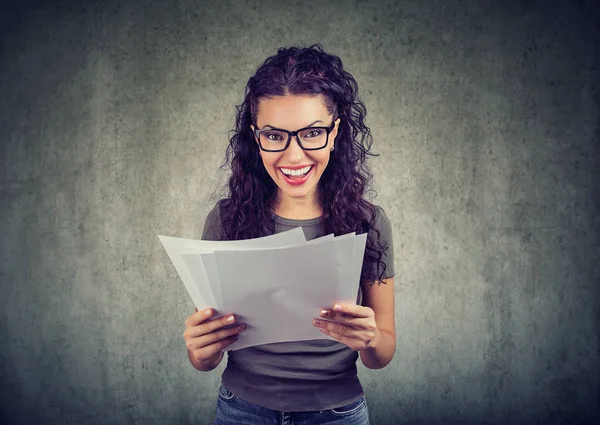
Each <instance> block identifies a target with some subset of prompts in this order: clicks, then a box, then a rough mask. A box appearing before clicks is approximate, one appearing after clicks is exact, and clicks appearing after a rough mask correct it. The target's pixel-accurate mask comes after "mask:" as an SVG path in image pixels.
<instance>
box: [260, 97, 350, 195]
mask: <svg viewBox="0 0 600 425" xmlns="http://www.w3.org/2000/svg"><path fill="white" fill-rule="evenodd" d="M332 119H333V116H332V115H330V114H329V112H328V111H327V108H326V106H325V103H324V98H323V96H322V95H318V96H308V95H286V96H277V97H274V98H271V99H262V100H261V101H260V102H259V105H258V117H257V120H256V125H257V126H258V129H260V130H262V129H265V128H268V127H275V128H280V129H285V130H288V131H295V130H299V129H301V128H304V127H309V126H318V127H327V126H329V125H330V124H331V121H332ZM339 123H340V118H338V119H336V121H335V127H334V128H333V130H332V131H331V132H330V133H329V138H328V140H327V146H325V147H324V148H323V149H319V150H312V151H311V150H307V151H305V150H303V149H302V148H301V147H300V146H299V145H298V141H297V139H296V138H295V137H292V140H291V141H290V145H289V146H288V148H287V149H286V150H285V151H283V152H265V151H263V150H261V149H260V147H258V139H257V138H256V136H255V137H254V140H255V142H256V143H257V148H258V149H259V152H260V155H261V158H262V161H263V164H264V166H265V169H266V170H267V172H268V173H269V175H270V176H271V178H272V179H273V181H274V182H275V184H277V187H278V200H279V201H280V202H281V201H284V202H286V203H287V204H293V203H294V202H297V201H309V202H310V203H312V202H314V201H315V200H316V195H317V184H318V183H319V180H320V178H321V175H322V174H323V171H325V168H326V167H327V164H328V163H329V156H330V154H331V149H332V148H333V146H334V141H335V137H336V136H337V133H338V126H339ZM250 127H251V128H252V130H253V131H254V129H255V127H254V126H253V125H251V126H250ZM308 166H310V167H311V169H310V171H309V172H308V174H307V176H306V177H305V178H303V179H300V180H290V179H289V178H288V177H287V176H286V175H284V172H283V171H282V168H283V169H284V170H289V168H293V169H297V168H300V167H308Z"/></svg>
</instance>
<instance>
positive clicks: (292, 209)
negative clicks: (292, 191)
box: [274, 198, 323, 220]
mask: <svg viewBox="0 0 600 425" xmlns="http://www.w3.org/2000/svg"><path fill="white" fill-rule="evenodd" d="M274 212H275V214H277V215H278V216H279V217H283V218H289V219H293V220H308V219H311V218H318V217H321V216H322V215H323V208H322V207H321V205H319V203H318V202H316V199H286V198H280V199H279V200H278V201H277V202H276V203H275V205H274Z"/></svg>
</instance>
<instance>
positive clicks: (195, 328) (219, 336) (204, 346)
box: [183, 308, 246, 367]
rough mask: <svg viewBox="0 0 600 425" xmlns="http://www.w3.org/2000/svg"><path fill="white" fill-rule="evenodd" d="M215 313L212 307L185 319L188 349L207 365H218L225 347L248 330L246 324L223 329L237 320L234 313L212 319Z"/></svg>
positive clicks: (195, 357) (184, 333)
mask: <svg viewBox="0 0 600 425" xmlns="http://www.w3.org/2000/svg"><path fill="white" fill-rule="evenodd" d="M213 315H214V310H213V309H212V308H206V309H204V310H201V311H198V309H197V308H196V312H195V313H193V314H192V315H191V316H189V317H188V318H187V320H186V321H185V331H184V332H183V338H184V339H185V345H186V346H187V348H188V351H189V352H190V353H191V355H192V356H193V357H194V359H196V360H197V361H198V362H199V363H201V364H203V365H206V366H213V367H216V365H217V364H218V363H219V362H220V361H221V356H222V355H223V349H225V348H226V347H228V346H229V345H231V344H233V343H234V342H235V341H236V340H237V339H238V338H239V334H240V333H242V332H244V331H245V330H246V325H245V324H243V323H242V324H239V325H237V326H233V327H231V328H227V329H223V328H224V327H225V326H229V325H231V324H233V323H235V321H236V317H235V316H234V315H233V314H228V315H226V316H223V317H219V318H218V319H213V320H210V318H211V317H212V316H213Z"/></svg>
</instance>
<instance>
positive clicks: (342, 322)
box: [313, 303, 379, 351]
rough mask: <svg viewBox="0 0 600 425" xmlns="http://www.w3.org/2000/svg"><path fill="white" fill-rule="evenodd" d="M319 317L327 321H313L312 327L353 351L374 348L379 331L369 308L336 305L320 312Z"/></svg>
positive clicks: (373, 314) (373, 313)
mask: <svg viewBox="0 0 600 425" xmlns="http://www.w3.org/2000/svg"><path fill="white" fill-rule="evenodd" d="M338 307H339V308H338ZM321 317H323V318H325V319H327V320H319V319H315V320H313V325H314V326H316V327H317V328H318V329H319V330H320V331H321V332H323V333H324V334H326V335H329V336H331V337H333V338H334V339H336V340H338V341H339V342H341V343H343V344H346V345H347V346H348V347H350V348H352V349H353V350H354V351H359V350H363V349H365V348H370V347H372V346H374V341H375V340H376V338H377V335H378V333H379V331H378V329H377V323H376V322H375V312H374V311H373V310H372V309H371V308H369V307H363V306H360V305H356V304H344V303H337V304H336V305H335V306H334V308H333V310H331V309H323V310H321Z"/></svg>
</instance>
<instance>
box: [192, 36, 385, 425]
mask: <svg viewBox="0 0 600 425" xmlns="http://www.w3.org/2000/svg"><path fill="white" fill-rule="evenodd" d="M237 109H238V113H237V119H236V131H235V134H234V135H233V137H232V138H231V140H230V144H229V146H228V149H227V154H226V163H227V164H228V165H229V166H230V167H231V171H232V175H231V177H230V179H229V197H228V198H227V199H223V200H220V201H219V202H218V203H217V205H216V206H215V207H214V208H213V209H212V211H211V212H210V213H209V214H208V217H207V219H206V223H205V226H204V231H203V234H202V239H203V240H239V239H249V238H255V237H261V236H266V235H271V234H274V233H279V232H282V231H285V230H289V229H291V228H294V227H299V226H301V227H302V228H303V230H304V233H305V236H306V239H307V240H311V239H314V238H316V237H319V236H323V235H326V234H330V233H334V234H335V235H336V236H337V235H342V234H346V233H350V232H356V233H357V234H360V233H366V232H368V236H367V246H366V249H365V257H364V261H363V267H362V272H361V284H360V289H359V291H358V297H357V303H356V304H342V305H336V306H331V308H328V309H323V310H321V311H320V312H319V311H316V312H315V320H314V321H313V325H314V326H315V327H317V328H318V329H319V330H320V331H321V332H323V333H324V334H326V335H329V336H330V337H331V339H319V340H310V341H297V342H285V343H274V344H264V345H259V346H255V347H249V348H245V349H241V350H235V351H230V352H229V354H228V362H227V367H226V369H225V371H224V372H223V376H222V385H221V388H220V391H219V398H218V402H217V415H216V422H215V423H216V424H245V423H248V424H255V423H260V424H267V423H273V424H275V423H303V424H338V423H339V424H346V425H348V424H350V425H351V424H368V423H369V420H368V410H367V405H366V401H365V398H364V393H363V389H362V387H361V385H360V382H359V380H358V377H357V369H356V360H357V359H358V357H359V356H360V359H361V361H362V362H363V364H364V365H365V366H366V367H368V368H371V369H379V368H382V367H385V366H386V365H387V364H388V363H389V362H390V360H391V359H392V357H393V355H394V352H395V347H396V333H395V325H394V289H393V281H394V278H393V276H394V264H393V244H392V232H391V226H390V222H389V220H388V218H387V216H386V214H385V213H384V211H383V210H382V209H381V208H379V207H377V206H375V205H373V204H371V203H370V202H368V201H366V200H365V199H364V197H363V196H364V193H365V190H366V188H367V186H368V185H369V183H370V180H371V178H372V175H371V174H370V172H369V170H368V167H367V166H366V163H365V159H366V155H367V154H369V155H373V154H370V153H369V148H370V146H371V143H372V142H371V137H370V133H369V129H368V128H367V127H366V126H365V124H364V118H365V115H366V109H365V107H364V104H363V103H362V102H361V101H360V100H359V99H358V87H357V84H356V81H355V80H354V78H353V77H352V76H351V75H350V74H349V73H347V72H346V71H344V69H343V67H342V62H341V60H340V59H339V58H338V57H337V56H333V55H330V54H327V53H326V52H324V51H323V49H322V47H321V46H320V45H318V44H317V45H313V46H310V47H308V48H297V47H292V48H289V49H284V48H281V49H279V50H278V52H277V55H275V56H272V57H270V58H268V59H267V60H266V61H265V62H264V64H263V65H262V66H261V67H260V68H259V69H258V70H257V71H256V74H255V75H254V76H253V77H251V78H250V80H249V81H248V84H247V86H246V96H245V99H244V102H243V103H242V105H240V106H238V108H237ZM213 315H214V311H213V309H210V308H209V309H206V310H202V311H198V310H197V309H196V312H195V313H193V314H192V315H191V316H189V318H188V319H187V320H186V330H185V332H184V339H185V340H186V345H187V348H188V357H189V359H190V362H191V363H192V365H193V366H194V367H195V368H196V369H198V370H201V371H209V370H212V369H214V368H215V367H216V366H217V365H218V364H219V363H220V362H221V360H222V359H223V352H224V350H226V349H227V347H228V346H229V345H230V344H231V343H233V342H234V341H235V340H236V339H237V338H238V336H239V333H241V332H243V331H244V330H245V325H244V324H243V323H240V324H239V326H237V327H228V328H224V327H225V326H227V325H230V324H232V323H235V322H236V317H235V314H231V315H228V316H224V317H221V318H218V319H214V320H211V317H212V316H213ZM319 316H320V317H322V318H326V319H327V321H323V320H319ZM276 319H277V318H276V317H274V318H273V320H276Z"/></svg>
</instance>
